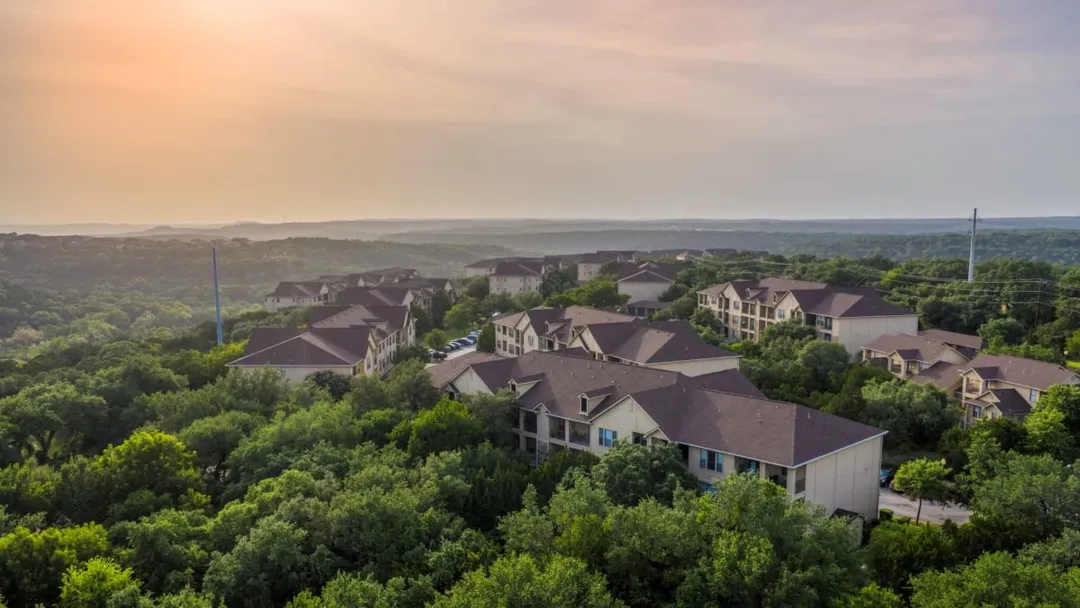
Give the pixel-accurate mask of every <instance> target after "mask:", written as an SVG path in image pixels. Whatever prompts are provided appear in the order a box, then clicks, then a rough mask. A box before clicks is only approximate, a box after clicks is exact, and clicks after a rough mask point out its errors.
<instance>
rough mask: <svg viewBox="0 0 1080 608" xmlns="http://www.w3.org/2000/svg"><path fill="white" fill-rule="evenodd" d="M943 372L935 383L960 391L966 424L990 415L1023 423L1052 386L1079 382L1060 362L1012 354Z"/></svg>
mask: <svg viewBox="0 0 1080 608" xmlns="http://www.w3.org/2000/svg"><path fill="white" fill-rule="evenodd" d="M942 371H943V372H944V373H943V377H942V378H941V379H940V380H938V382H936V383H935V384H936V385H937V386H938V388H941V389H942V390H945V391H949V392H950V393H951V392H953V391H959V394H960V396H961V403H962V404H963V408H964V424H965V425H967V424H972V423H974V422H976V421H978V420H984V419H988V418H1008V419H1010V420H1014V421H1016V422H1023V420H1024V419H1025V418H1027V415H1028V414H1029V413H1031V408H1032V407H1034V406H1035V404H1036V403H1037V402H1038V400H1039V397H1040V396H1042V394H1043V393H1045V392H1046V391H1048V390H1050V387H1052V386H1056V385H1059V384H1080V374H1077V373H1076V372H1074V371H1072V370H1070V369H1067V368H1065V367H1063V366H1061V365H1058V364H1056V363H1047V362H1045V361H1036V360H1034V359H1025V358H1023V357H1013V356H1009V355H988V354H981V355H979V356H977V357H975V358H974V359H972V360H971V361H970V362H969V363H965V364H963V365H960V366H956V367H955V368H952V369H951V370H947V371H946V370H942ZM948 371H951V372H954V373H955V374H956V375H955V376H954V375H952V374H951V373H948Z"/></svg>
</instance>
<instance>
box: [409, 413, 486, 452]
mask: <svg viewBox="0 0 1080 608" xmlns="http://www.w3.org/2000/svg"><path fill="white" fill-rule="evenodd" d="M404 424H405V426H403V427H401V428H400V430H395V431H394V433H395V434H396V435H399V436H401V437H402V439H403V440H405V441H406V445H407V450H408V452H409V455H411V456H413V457H414V458H423V457H424V456H427V455H428V454H435V453H438V452H444V451H450V450H455V449H459V448H464V447H468V446H471V445H475V444H477V443H479V442H481V441H483V438H484V428H483V426H482V425H481V424H480V422H479V421H478V420H477V419H476V418H474V417H473V416H472V414H470V413H469V409H468V408H467V407H466V406H465V404H463V403H459V402H457V401H450V400H449V399H443V400H442V401H440V402H439V403H437V404H436V405H435V407H432V408H430V409H427V410H424V411H422V412H420V414H419V415H417V416H416V418H415V419H413V420H411V421H409V422H406V423H404Z"/></svg>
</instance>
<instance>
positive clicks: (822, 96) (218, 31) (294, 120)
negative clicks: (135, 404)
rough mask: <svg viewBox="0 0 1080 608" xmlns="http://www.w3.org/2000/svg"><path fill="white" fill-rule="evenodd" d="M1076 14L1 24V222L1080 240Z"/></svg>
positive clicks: (116, 0) (1042, 6)
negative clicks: (1059, 236)
mask: <svg viewBox="0 0 1080 608" xmlns="http://www.w3.org/2000/svg"><path fill="white" fill-rule="evenodd" d="M1078 30H1080V2H1077V1H1076V0H1026V1H1023V2H1020V1H1016V0H890V1H888V2H886V1H880V2H878V1H869V2H868V1H866V0H805V1H771V0H743V1H734V0H535V1H534V0H184V1H183V2H177V1H176V0H95V1H94V2H87V1H86V0H33V1H24V0H0V222H2V223H5V224H13V223H68V222H127V223H151V224H159V223H160V224H164V223H184V222H186V223H191V222H231V221H266V222H279V221H306V220H310V221H322V220H333V219H363V218H385V217H392V218H410V217H417V218H422V217H427V218H430V217H445V218H466V217H530V218H551V217H559V218H568V217H589V218H608V217H611V218H625V219H632V218H654V217H669V218H671V217H678V218H688V217H695V218H762V217H770V218H792V219H801V218H843V217H959V216H964V215H967V214H969V213H970V210H971V208H972V207H975V206H977V207H979V209H980V214H983V215H988V216H1032V215H1041V216H1048V215H1077V214H1080V196H1078V193H1080V171H1078V170H1076V165H1077V162H1078V159H1080V36H1076V35H1075V32H1076V31H1078Z"/></svg>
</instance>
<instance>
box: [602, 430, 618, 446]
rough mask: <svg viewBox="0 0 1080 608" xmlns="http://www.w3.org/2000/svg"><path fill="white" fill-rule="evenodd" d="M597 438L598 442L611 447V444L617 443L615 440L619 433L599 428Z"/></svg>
mask: <svg viewBox="0 0 1080 608" xmlns="http://www.w3.org/2000/svg"><path fill="white" fill-rule="evenodd" d="M596 438H597V443H599V444H600V445H602V446H604V447H605V448H610V447H611V446H613V445H615V441H616V440H618V438H619V434H618V433H616V432H615V431H612V430H610V429H599V433H597V435H596Z"/></svg>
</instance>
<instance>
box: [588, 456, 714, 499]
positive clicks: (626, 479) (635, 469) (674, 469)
mask: <svg viewBox="0 0 1080 608" xmlns="http://www.w3.org/2000/svg"><path fill="white" fill-rule="evenodd" d="M592 474H593V477H594V478H595V479H596V480H597V481H598V482H599V483H600V485H601V486H603V487H604V489H605V491H606V492H607V495H608V496H609V497H611V500H612V501H613V502H615V503H616V504H621V505H627V506H633V505H635V504H637V503H638V502H640V501H642V500H644V499H646V498H655V499H657V500H659V501H661V502H664V503H667V504H671V501H672V499H673V498H674V496H675V492H676V491H677V490H679V489H680V488H682V489H687V490H693V489H697V485H698V484H697V479H696V478H694V476H693V475H691V474H690V473H689V471H687V469H686V464H685V461H684V459H683V458H682V455H681V454H680V453H679V450H678V448H677V447H675V445H674V444H667V445H650V446H648V447H646V446H641V445H634V444H632V443H630V442H627V441H620V442H618V443H616V444H615V446H614V447H613V448H612V449H610V450H608V451H607V453H605V454H604V455H603V456H602V457H601V458H600V462H598V463H597V464H596V465H595V466H594V467H593V469H592Z"/></svg>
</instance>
